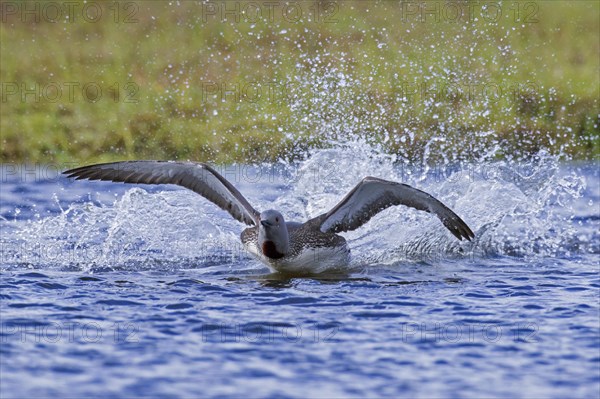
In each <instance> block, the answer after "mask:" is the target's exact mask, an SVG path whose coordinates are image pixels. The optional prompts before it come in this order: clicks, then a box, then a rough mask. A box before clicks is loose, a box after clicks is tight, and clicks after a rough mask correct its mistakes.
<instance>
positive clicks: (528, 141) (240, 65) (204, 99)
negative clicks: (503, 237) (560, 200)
mask: <svg viewBox="0 0 600 399" xmlns="http://www.w3.org/2000/svg"><path fill="white" fill-rule="evenodd" d="M7 4H9V5H11V7H8V8H7ZM45 4H47V3H43V2H41V3H40V2H30V3H21V2H5V3H3V5H2V7H3V8H2V22H1V23H0V33H1V41H0V43H1V44H0V46H1V61H0V62H1V72H0V75H1V81H2V103H1V112H0V129H1V130H0V132H1V144H2V149H1V152H0V157H1V160H2V162H13V161H19V162H21V161H28V162H66V161H76V162H96V161H108V160H115V159H142V158H153V159H192V160H203V161H211V162H232V161H240V162H253V161H263V160H274V159H277V158H280V157H283V158H293V157H299V156H302V154H303V151H304V150H305V149H307V148H310V147H314V146H323V145H327V144H328V143H329V142H330V140H332V139H337V140H345V139H346V138H347V137H350V136H351V137H357V136H360V137H364V138H366V139H367V140H369V141H373V142H374V143H378V144H382V145H383V146H384V147H386V148H388V149H389V150H390V151H393V152H396V153H398V154H400V155H401V156H404V157H406V158H408V159H412V160H423V159H424V157H428V159H432V160H433V159H463V158H472V157H480V156H481V155H482V154H484V153H488V152H489V151H493V153H494V156H498V157H503V156H505V157H506V156H509V157H511V156H527V154H530V153H535V152H537V151H538V150H539V149H548V150H549V151H551V152H554V153H561V154H565V156H567V157H572V158H576V159H590V158H597V157H598V155H599V154H600V128H599V124H600V123H599V114H600V106H599V102H598V101H599V100H598V98H599V95H600V82H599V77H598V72H599V70H600V65H599V62H600V61H599V57H598V49H599V48H600V40H599V33H598V32H599V31H600V11H599V10H600V5H599V3H598V2H588V1H574V2H567V1H564V2H555V1H552V2H551V1H547V2H544V1H538V2H521V3H515V2H511V3H510V4H496V5H495V8H494V7H492V6H489V7H487V8H486V7H484V6H483V5H484V4H492V3H489V2H483V3H482V2H457V3H446V2H436V1H430V2H372V3H370V2H360V3H356V2H340V1H338V2H329V3H328V2H299V3H290V4H292V6H291V5H290V4H286V3H276V4H277V5H275V6H274V5H273V4H274V3H268V2H228V3H226V4H225V3H221V2H214V3H205V4H199V3H195V2H181V3H180V4H177V3H172V4H169V3H167V2H150V1H148V2H122V3H112V2H111V3H99V2H91V3H90V6H88V7H87V8H86V9H84V7H83V6H81V7H80V6H76V7H74V9H71V10H69V9H68V8H66V7H67V5H66V4H69V3H68V2H67V3H61V2H54V4H58V5H59V6H60V7H62V10H57V9H52V8H48V7H47V6H45ZM494 4H495V3H494ZM24 10H25V11H27V10H29V11H28V12H24ZM59 13H60V14H59ZM67 15H68V16H69V18H68V19H66V18H65V17H66V16H67ZM36 19H37V20H36Z"/></svg>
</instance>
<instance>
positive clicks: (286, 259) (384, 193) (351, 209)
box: [63, 161, 475, 274]
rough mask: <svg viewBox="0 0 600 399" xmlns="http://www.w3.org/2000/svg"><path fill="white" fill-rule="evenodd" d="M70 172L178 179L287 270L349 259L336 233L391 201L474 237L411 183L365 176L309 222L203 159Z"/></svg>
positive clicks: (273, 264) (333, 265)
mask: <svg viewBox="0 0 600 399" xmlns="http://www.w3.org/2000/svg"><path fill="white" fill-rule="evenodd" d="M63 173H64V174H66V175H68V177H75V178H77V179H89V180H108V181H114V182H125V183H144V184H176V185H179V186H183V187H185V188H188V189H190V190H192V191H194V192H196V193H198V194H200V195H202V196H203V197H205V198H206V199H208V200H209V201H211V202H212V203H214V204H215V205H217V206H218V207H220V208H221V209H224V210H226V211H227V212H229V213H230V214H231V216H233V217H234V218H235V219H236V220H238V221H240V222H242V223H244V224H246V225H249V226H251V227H249V228H247V229H245V230H244V231H243V232H242V234H241V240H242V243H243V244H244V247H245V248H246V249H247V250H248V251H249V252H251V253H252V254H254V255H255V256H256V257H258V259H260V260H261V261H262V262H263V263H265V264H266V265H267V266H268V267H269V268H270V269H272V270H274V271H279V272H287V273H306V274H310V273H319V272H323V271H326V270H332V269H337V268H341V267H343V266H345V265H346V264H348V262H349V257H350V250H349V249H348V246H347V244H346V240H345V239H344V237H342V236H340V235H338V234H337V233H340V232H344V231H351V230H355V229H357V228H358V227H360V226H362V225H363V224H365V223H366V222H367V221H368V220H369V219H371V218H372V217H373V216H374V215H376V214H377V213H379V212H381V211H382V210H384V209H386V208H388V207H390V206H393V205H405V206H409V207H412V208H415V209H418V210H421V211H426V212H431V213H433V214H435V215H436V216H437V217H438V218H439V219H440V220H441V221H442V223H443V224H444V226H446V228H447V229H448V230H450V232H451V233H452V234H453V235H454V236H455V237H456V238H458V239H459V240H462V239H463V238H466V239H467V240H469V241H470V240H471V239H472V238H474V237H475V235H474V234H473V232H472V231H471V229H470V228H469V226H467V225H466V223H465V222H463V221H462V219H461V218H460V217H458V215H456V213H454V212H453V211H452V210H451V209H450V208H448V207H447V206H446V205H444V204H442V203H441V202H440V201H438V200H437V199H435V198H434V197H432V196H431V195H429V194H427V193H426V192H424V191H421V190H418V189H416V188H413V187H411V186H409V185H406V184H402V183H396V182H391V181H387V180H383V179H379V178H376V177H365V178H364V179H362V180H361V181H360V183H358V184H357V185H356V187H354V188H353V189H352V191H350V192H349V193H348V194H347V195H346V196H345V197H344V198H343V199H342V200H341V201H340V202H339V203H338V204H337V205H336V206H334V207H333V208H332V209H331V210H330V211H329V212H327V213H324V214H322V215H319V216H317V217H315V218H313V219H310V220H308V221H307V222H305V223H296V222H286V221H285V220H284V218H283V215H282V214H281V213H280V212H278V211H275V210H267V211H264V212H262V213H260V212H258V211H257V210H255V209H254V208H253V207H252V205H250V203H248V201H247V200H246V199H245V198H244V196H243V195H242V194H241V193H240V192H239V191H238V190H237V189H236V188H235V187H234V186H233V185H231V183H229V182H228V181H227V180H226V179H225V178H224V177H223V176H221V175H220V174H219V173H217V171H216V170H214V169H213V168H212V167H211V166H209V165H207V164H204V163H194V162H173V161H125V162H113V163H104V164H97V165H90V166H84V167H81V168H76V169H71V170H67V171H65V172H63Z"/></svg>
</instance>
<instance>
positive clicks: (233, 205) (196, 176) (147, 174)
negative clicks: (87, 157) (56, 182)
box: [63, 161, 260, 226]
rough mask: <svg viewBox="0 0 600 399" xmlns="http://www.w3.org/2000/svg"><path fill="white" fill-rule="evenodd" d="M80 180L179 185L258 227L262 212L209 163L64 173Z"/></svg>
mask: <svg viewBox="0 0 600 399" xmlns="http://www.w3.org/2000/svg"><path fill="white" fill-rule="evenodd" d="M63 174H66V175H67V176H68V177H74V178H76V179H77V180H81V179H88V180H105V181H114V182H125V183H143V184H176V185H178V186H182V187H185V188H187V189H190V190H192V191H194V192H196V193H198V194H200V195H201V196H203V197H204V198H206V199H207V200H209V201H211V202H212V203H214V204H215V205H217V206H218V207H219V208H221V209H224V210H226V211H227V212H229V213H230V214H231V216H233V217H234V218H235V219H236V220H238V221H240V222H242V223H245V224H247V225H251V226H252V225H256V224H257V223H258V220H259V215H260V214H259V213H258V212H257V211H256V210H255V209H254V208H253V207H252V205H250V203H248V201H247V200H246V198H244V196H243V195H242V194H241V193H240V192H239V191H238V190H237V189H236V188H235V187H234V186H233V185H231V183H229V182H228V181H227V180H225V178H224V177H223V176H221V175H220V174H219V173H218V172H217V171H216V170H214V169H213V168H212V167H210V166H209V165H207V164H203V163H195V162H172V161H125V162H112V163H104V164H97V165H89V166H83V167H81V168H75V169H71V170H67V171H65V172H63Z"/></svg>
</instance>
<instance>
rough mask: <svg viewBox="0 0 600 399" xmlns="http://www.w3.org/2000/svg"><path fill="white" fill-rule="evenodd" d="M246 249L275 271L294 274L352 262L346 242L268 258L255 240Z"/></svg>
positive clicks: (329, 268)
mask: <svg viewBox="0 0 600 399" xmlns="http://www.w3.org/2000/svg"><path fill="white" fill-rule="evenodd" d="M246 249H247V250H248V252H250V253H251V254H252V255H254V256H256V257H257V258H258V259H259V260H260V261H261V262H263V263H264V264H265V265H267V266H268V267H269V269H271V270H272V271H274V272H282V273H294V274H317V273H323V272H325V271H339V270H341V269H344V267H345V266H347V265H348V263H349V262H350V250H349V249H348V246H347V245H346V244H344V245H341V246H337V247H314V248H306V249H304V250H303V251H302V252H300V253H299V254H298V255H296V256H293V257H287V256H286V257H284V258H281V259H270V258H267V257H266V256H264V255H263V254H262V252H260V251H259V250H258V247H257V246H256V243H255V242H252V243H248V245H246Z"/></svg>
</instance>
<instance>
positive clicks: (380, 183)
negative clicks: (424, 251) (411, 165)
mask: <svg viewBox="0 0 600 399" xmlns="http://www.w3.org/2000/svg"><path fill="white" fill-rule="evenodd" d="M393 205H405V206H409V207H411V208H415V209H417V210H420V211H425V212H430V213H433V214H435V215H436V216H437V217H438V218H439V219H440V220H441V221H442V223H443V224H444V226H446V228H447V229H448V230H449V231H450V232H451V233H452V234H453V235H454V236H455V237H456V238H458V239H459V240H462V239H463V238H466V239H467V240H469V241H470V240H471V239H472V238H474V237H475V235H474V234H473V232H472V231H471V229H470V228H469V226H467V224H466V223H465V222H464V221H463V220H462V219H461V218H460V217H458V215H457V214H456V213H454V212H453V211H452V210H451V209H450V208H448V207H447V206H446V205H444V204H443V203H441V202H440V201H438V200H437V199H435V198H434V197H433V196H431V195H429V194H427V193H426V192H424V191H421V190H418V189H416V188H414V187H411V186H409V185H407V184H403V183H396V182H391V181H387V180H383V179H379V178H376V177H365V178H364V179H363V180H362V181H361V182H360V183H358V184H357V185H356V187H354V188H353V189H352V191H350V192H349V193H348V194H347V195H346V196H345V197H344V199H342V200H341V201H340V202H339V203H338V204H337V205H336V206H334V207H333V209H331V210H330V211H329V212H327V213H325V214H322V215H320V216H317V217H316V218H314V219H312V220H311V221H309V222H310V223H316V224H317V226H319V228H320V230H321V231H322V232H324V233H325V232H328V233H339V232H342V231H352V230H355V229H357V228H358V227H360V226H362V225H363V224H365V223H366V222H368V221H369V220H370V219H371V218H372V217H373V216H375V215H376V214H377V213H379V212H381V211H382V210H384V209H386V208H389V207H390V206H393Z"/></svg>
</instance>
